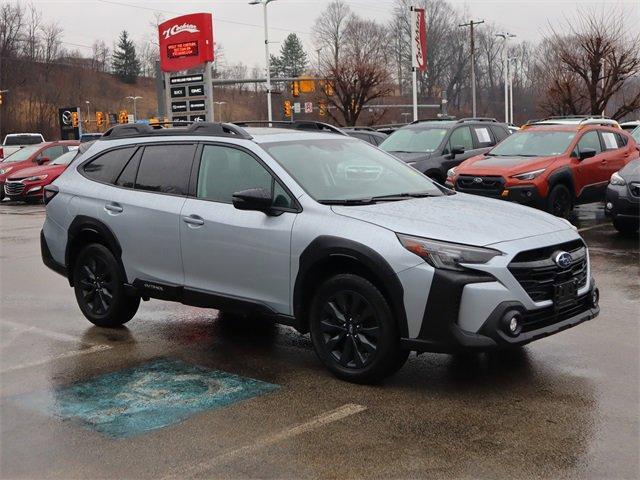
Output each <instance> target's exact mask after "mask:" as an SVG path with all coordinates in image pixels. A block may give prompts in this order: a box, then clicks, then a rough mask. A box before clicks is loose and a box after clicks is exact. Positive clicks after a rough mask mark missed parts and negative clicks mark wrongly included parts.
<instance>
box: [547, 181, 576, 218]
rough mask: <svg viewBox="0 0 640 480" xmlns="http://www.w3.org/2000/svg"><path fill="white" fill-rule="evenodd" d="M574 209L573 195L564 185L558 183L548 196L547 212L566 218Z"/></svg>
mask: <svg viewBox="0 0 640 480" xmlns="http://www.w3.org/2000/svg"><path fill="white" fill-rule="evenodd" d="M572 209H573V197H572V196H571V192H570V191H569V189H568V188H567V187H566V186H564V185H556V186H555V187H553V188H552V189H551V192H549V197H548V198H547V212H549V213H550V214H552V215H555V216H556V217H562V218H566V217H567V216H569V213H571V210H572Z"/></svg>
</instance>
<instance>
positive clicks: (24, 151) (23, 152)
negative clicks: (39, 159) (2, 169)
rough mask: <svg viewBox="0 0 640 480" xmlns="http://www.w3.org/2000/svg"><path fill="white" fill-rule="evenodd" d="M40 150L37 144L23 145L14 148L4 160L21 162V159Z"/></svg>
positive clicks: (26, 158) (25, 158)
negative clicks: (17, 148) (18, 148)
mask: <svg viewBox="0 0 640 480" xmlns="http://www.w3.org/2000/svg"><path fill="white" fill-rule="evenodd" d="M38 150H40V147H39V146H37V145H36V146H33V147H24V148H21V149H20V150H16V151H15V152H14V153H12V154H11V155H9V156H8V157H7V158H5V159H4V160H3V161H4V162H22V161H23V160H28V159H29V157H31V155H33V154H34V153H36V152H37V151H38Z"/></svg>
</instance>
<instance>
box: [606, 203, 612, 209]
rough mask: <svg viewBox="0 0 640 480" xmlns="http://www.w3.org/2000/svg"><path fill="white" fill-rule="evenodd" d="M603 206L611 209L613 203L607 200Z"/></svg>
mask: <svg viewBox="0 0 640 480" xmlns="http://www.w3.org/2000/svg"><path fill="white" fill-rule="evenodd" d="M605 206H606V207H607V210H611V209H612V208H613V203H611V202H607V204H606V205H605Z"/></svg>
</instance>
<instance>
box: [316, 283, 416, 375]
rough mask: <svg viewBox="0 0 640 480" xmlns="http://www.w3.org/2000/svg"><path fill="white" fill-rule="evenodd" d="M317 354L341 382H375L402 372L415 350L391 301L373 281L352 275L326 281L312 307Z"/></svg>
mask: <svg viewBox="0 0 640 480" xmlns="http://www.w3.org/2000/svg"><path fill="white" fill-rule="evenodd" d="M308 314H309V330H310V333H311V340H312V342H313V347H314V349H315V351H316V355H317V356H318V358H319V359H320V360H321V361H322V363H323V364H324V365H325V366H326V367H327V368H328V369H329V370H330V371H331V372H332V373H333V374H334V375H336V376H337V377H338V378H341V379H343V380H347V381H349V382H355V383H375V382H378V381H380V380H382V379H383V378H385V377H387V376H389V375H391V374H393V373H395V372H396V371H397V370H399V369H400V368H401V367H402V366H403V365H404V363H405V362H406V360H407V357H408V356H409V352H408V351H407V350H403V349H402V348H401V346H400V334H399V332H398V324H397V322H396V319H395V318H394V316H393V314H392V311H391V308H390V307H389V303H388V302H387V299H386V298H385V296H384V295H383V294H382V292H381V291H380V290H379V289H378V287H376V286H375V285H374V284H372V283H371V282H370V281H369V280H367V279H365V278H363V277H360V276H359V275H354V274H350V273H342V274H338V275H336V276H334V277H331V278H329V279H327V280H326V281H324V282H323V283H322V284H321V285H320V286H319V287H318V288H317V290H316V292H315V295H314V298H313V301H312V302H311V305H310V307H309V312H308Z"/></svg>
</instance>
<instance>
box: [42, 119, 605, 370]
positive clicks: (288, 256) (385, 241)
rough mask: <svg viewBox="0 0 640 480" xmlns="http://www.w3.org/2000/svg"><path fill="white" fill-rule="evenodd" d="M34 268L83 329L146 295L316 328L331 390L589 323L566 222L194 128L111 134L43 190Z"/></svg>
mask: <svg viewBox="0 0 640 480" xmlns="http://www.w3.org/2000/svg"><path fill="white" fill-rule="evenodd" d="M45 201H46V203H47V218H46V221H45V223H44V227H43V230H42V235H41V243H42V256H43V259H44V263H45V264H46V265H47V266H49V267H50V268H52V269H54V270H55V271H57V272H59V273H61V274H63V275H64V276H66V277H67V278H68V280H69V283H70V285H71V286H72V287H74V289H75V294H76V298H77V301H78V305H79V306H80V309H81V310H82V313H83V314H84V315H85V316H86V317H87V318H88V319H89V321H91V322H92V323H94V324H96V325H100V326H105V327H113V326H117V325H121V324H124V323H125V322H127V321H129V320H130V319H131V318H132V317H133V316H134V315H135V313H136V311H137V309H138V306H139V303H140V299H143V300H147V299H149V298H151V297H153V298H159V299H164V300H173V301H178V302H182V303H184V304H188V305H195V306H199V307H211V308H216V309H219V310H221V311H223V312H227V311H228V312H234V313H235V312H241V313H251V314H254V313H259V314H264V315H267V316H270V317H272V318H274V319H275V320H276V321H278V322H280V323H282V324H286V325H291V326H294V327H295V328H296V329H297V330H298V331H300V332H301V333H307V332H309V333H310V335H311V339H312V341H313V345H314V348H315V351H316V353H317V355H318V357H319V358H320V360H321V361H322V362H323V363H324V364H325V365H326V366H327V368H329V369H330V370H331V371H332V372H333V373H334V374H336V375H337V376H338V377H340V378H343V379H346V380H349V381H354V382H373V381H377V380H379V379H381V378H383V377H385V376H388V375H390V374H392V373H394V372H395V371H396V370H398V369H399V368H400V367H401V366H402V365H403V364H404V362H405V360H406V359H407V356H408V354H409V352H410V351H417V352H456V351H461V350H485V349H491V348H500V347H516V346H520V345H523V344H526V343H528V342H531V341H532V340H536V339H538V338H541V337H544V336H547V335H550V334H553V333H556V332H558V331H560V330H564V329H566V328H569V327H572V326H574V325H577V324H579V323H581V322H583V321H585V320H589V319H591V318H594V317H595V316H597V315H598V313H599V308H598V290H597V288H596V287H595V283H594V281H593V279H592V278H591V275H590V264H589V254H588V250H587V247H586V246H585V244H584V242H583V241H582V239H581V238H580V236H579V235H578V233H577V232H576V230H575V229H574V228H573V227H572V226H571V225H570V224H569V223H568V222H566V221H565V220H562V219H559V218H555V217H553V216H551V215H548V214H546V213H543V212H540V211H536V210H533V209H530V208H527V207H523V206H520V205H516V204H510V203H504V202H501V201H499V200H493V199H488V198H481V197H477V196H472V195H465V194H461V193H456V192H454V191H451V190H448V189H446V188H444V187H442V186H439V185H437V184H435V183H434V182H433V181H431V180H430V179H428V178H427V177H425V176H424V175H422V174H421V173H419V172H418V171H416V170H415V169H413V168H411V167H410V166H408V165H406V164H405V163H404V162H402V161H400V160H397V159H396V158H394V157H392V156H391V155H389V154H387V153H386V152H384V151H382V150H379V149H378V148H376V147H374V146H372V145H369V144H367V143H365V142H362V141H360V140H357V139H353V138H349V137H345V136H339V135H334V134H330V133H329V134H327V133H314V132H301V131H294V130H288V129H285V128H248V129H244V128H241V127H239V126H236V125H231V124H213V123H200V124H194V125H192V126H190V127H188V128H167V129H160V130H153V129H151V128H150V127H148V126H145V125H125V126H119V127H114V128H113V129H111V130H110V131H108V132H107V133H105V135H104V136H103V137H102V138H101V139H100V140H98V141H96V142H95V143H94V144H93V145H91V147H90V148H89V149H88V150H87V151H86V152H84V153H83V154H81V155H79V156H78V158H76V159H75V160H74V161H73V163H72V164H71V166H70V167H69V168H67V170H66V171H65V172H64V173H63V174H62V175H61V176H60V177H59V178H58V179H57V180H56V181H55V183H54V184H53V185H51V186H49V187H48V188H47V190H46V192H45Z"/></svg>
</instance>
